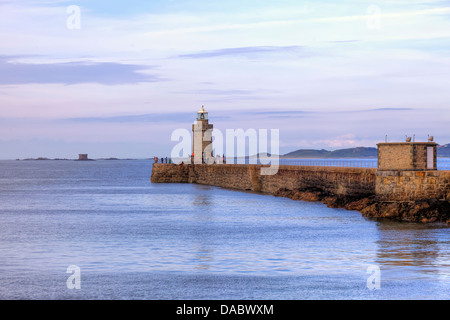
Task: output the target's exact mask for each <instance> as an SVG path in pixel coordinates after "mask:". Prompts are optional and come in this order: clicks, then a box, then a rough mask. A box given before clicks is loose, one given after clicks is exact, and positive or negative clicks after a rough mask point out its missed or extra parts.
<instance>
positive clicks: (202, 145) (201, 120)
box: [192, 106, 213, 164]
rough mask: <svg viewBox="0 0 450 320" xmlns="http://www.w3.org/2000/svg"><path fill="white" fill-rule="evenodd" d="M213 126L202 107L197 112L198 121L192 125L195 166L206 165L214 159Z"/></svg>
mask: <svg viewBox="0 0 450 320" xmlns="http://www.w3.org/2000/svg"><path fill="white" fill-rule="evenodd" d="M212 130H213V125H212V124H210V123H209V122H208V112H207V111H206V110H205V108H204V107H203V106H202V108H201V109H200V110H199V111H198V112H197V121H196V123H194V124H193V125H192V133H193V141H192V156H193V162H194V163H195V164H200V163H206V162H207V160H208V159H210V158H212V156H213V154H212V151H213V148H212Z"/></svg>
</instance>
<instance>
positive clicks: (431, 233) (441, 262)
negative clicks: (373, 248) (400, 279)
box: [376, 221, 450, 275]
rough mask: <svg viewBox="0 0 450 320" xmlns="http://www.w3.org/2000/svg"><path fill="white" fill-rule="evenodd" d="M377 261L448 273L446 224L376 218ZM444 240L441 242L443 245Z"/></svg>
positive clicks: (448, 257)
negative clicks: (388, 220)
mask: <svg viewBox="0 0 450 320" xmlns="http://www.w3.org/2000/svg"><path fill="white" fill-rule="evenodd" d="M377 227H378V234H379V240H378V241H377V242H376V243H377V245H378V251H377V260H378V263H379V264H380V265H384V266H388V267H390V268H393V267H402V270H405V268H404V267H413V268H414V269H416V270H417V271H419V272H421V273H425V274H440V275H450V252H449V249H448V248H449V247H448V245H445V243H447V244H448V243H449V241H445V240H444V241H443V239H446V238H448V228H446V227H445V226H441V225H422V224H415V223H397V222H387V221H383V222H378V223H377ZM443 244H444V245H443Z"/></svg>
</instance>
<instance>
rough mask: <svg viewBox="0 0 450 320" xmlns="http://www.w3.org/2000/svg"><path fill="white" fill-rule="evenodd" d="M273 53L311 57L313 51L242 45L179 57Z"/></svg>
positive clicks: (296, 47)
mask: <svg viewBox="0 0 450 320" xmlns="http://www.w3.org/2000/svg"><path fill="white" fill-rule="evenodd" d="M273 53H294V54H297V55H300V56H302V57H309V56H311V53H308V52H306V51H305V50H304V48H303V47H301V46H285V47H279V46H256V47H240V48H224V49H218V50H212V51H203V52H198V53H191V54H183V55H179V56H178V58H186V59H202V58H214V57H223V56H238V57H245V58H253V57H255V56H259V55H262V54H273Z"/></svg>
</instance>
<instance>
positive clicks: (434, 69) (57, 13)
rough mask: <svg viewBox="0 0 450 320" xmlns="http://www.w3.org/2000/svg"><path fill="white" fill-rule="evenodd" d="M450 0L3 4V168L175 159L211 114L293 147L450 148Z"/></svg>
mask: <svg viewBox="0 0 450 320" xmlns="http://www.w3.org/2000/svg"><path fill="white" fill-rule="evenodd" d="M449 88H450V1H437V0H423V1H420V0H389V1H376V0H372V1H364V0H348V1H339V2H338V1H331V0H316V1H295V0H276V1H274V0H271V1H268V0H239V1H236V0H227V1H211V0H209V1H206V0H153V1H137V0H128V1H114V0H108V1H106V0H100V1H98V0H90V1H87V0H86V1H75V0H71V1H63V0H34V1H31V0H30V1H29V0H21V1H12V0H0V159H16V158H36V157H49V158H77V157H78V154H79V153H88V154H89V156H90V157H91V158H102V157H118V158H152V157H153V156H155V155H158V156H168V155H170V153H171V150H172V148H173V147H174V146H175V145H176V142H173V141H171V134H172V132H173V131H174V130H176V129H179V128H185V129H187V130H191V125H192V123H193V122H194V120H195V117H196V112H197V111H198V110H199V109H200V108H201V106H202V105H204V106H205V109H206V110H207V111H208V112H209V118H210V122H211V123H213V124H214V127H215V128H216V129H218V130H221V131H222V132H225V130H227V129H241V128H242V129H244V130H247V129H256V130H259V129H267V130H270V129H279V130H280V152H281V153H288V152H290V151H294V150H297V149H327V150H335V149H342V148H352V147H358V146H365V147H376V144H377V143H378V142H383V141H385V137H386V135H387V136H388V140H389V141H404V139H405V136H406V135H408V136H413V135H415V137H416V141H426V140H427V136H428V135H433V136H434V137H435V139H436V141H437V142H438V143H441V144H446V143H450V131H449V129H448V127H449V121H450V90H449Z"/></svg>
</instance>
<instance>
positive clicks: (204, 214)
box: [192, 186, 214, 270]
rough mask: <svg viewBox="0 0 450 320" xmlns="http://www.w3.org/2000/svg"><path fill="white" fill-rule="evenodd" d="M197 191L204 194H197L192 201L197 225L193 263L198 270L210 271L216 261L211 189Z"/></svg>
mask: <svg viewBox="0 0 450 320" xmlns="http://www.w3.org/2000/svg"><path fill="white" fill-rule="evenodd" d="M196 189H198V190H199V191H200V192H204V193H198V194H195V195H194V198H193V201H192V204H193V206H194V216H193V223H194V225H195V227H194V229H193V230H194V231H193V232H194V233H195V234H194V237H193V238H194V239H195V242H196V244H195V246H194V249H193V250H194V258H193V261H192V262H193V263H194V268H195V269H197V270H209V269H211V267H212V263H213V261H214V257H213V254H214V250H213V249H212V243H213V241H214V239H213V236H214V234H213V233H212V231H211V230H212V228H213V227H212V224H213V222H214V215H213V212H212V210H213V208H212V201H211V200H212V196H211V193H210V192H208V190H210V188H209V187H207V186H196ZM195 207H197V208H195Z"/></svg>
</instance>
